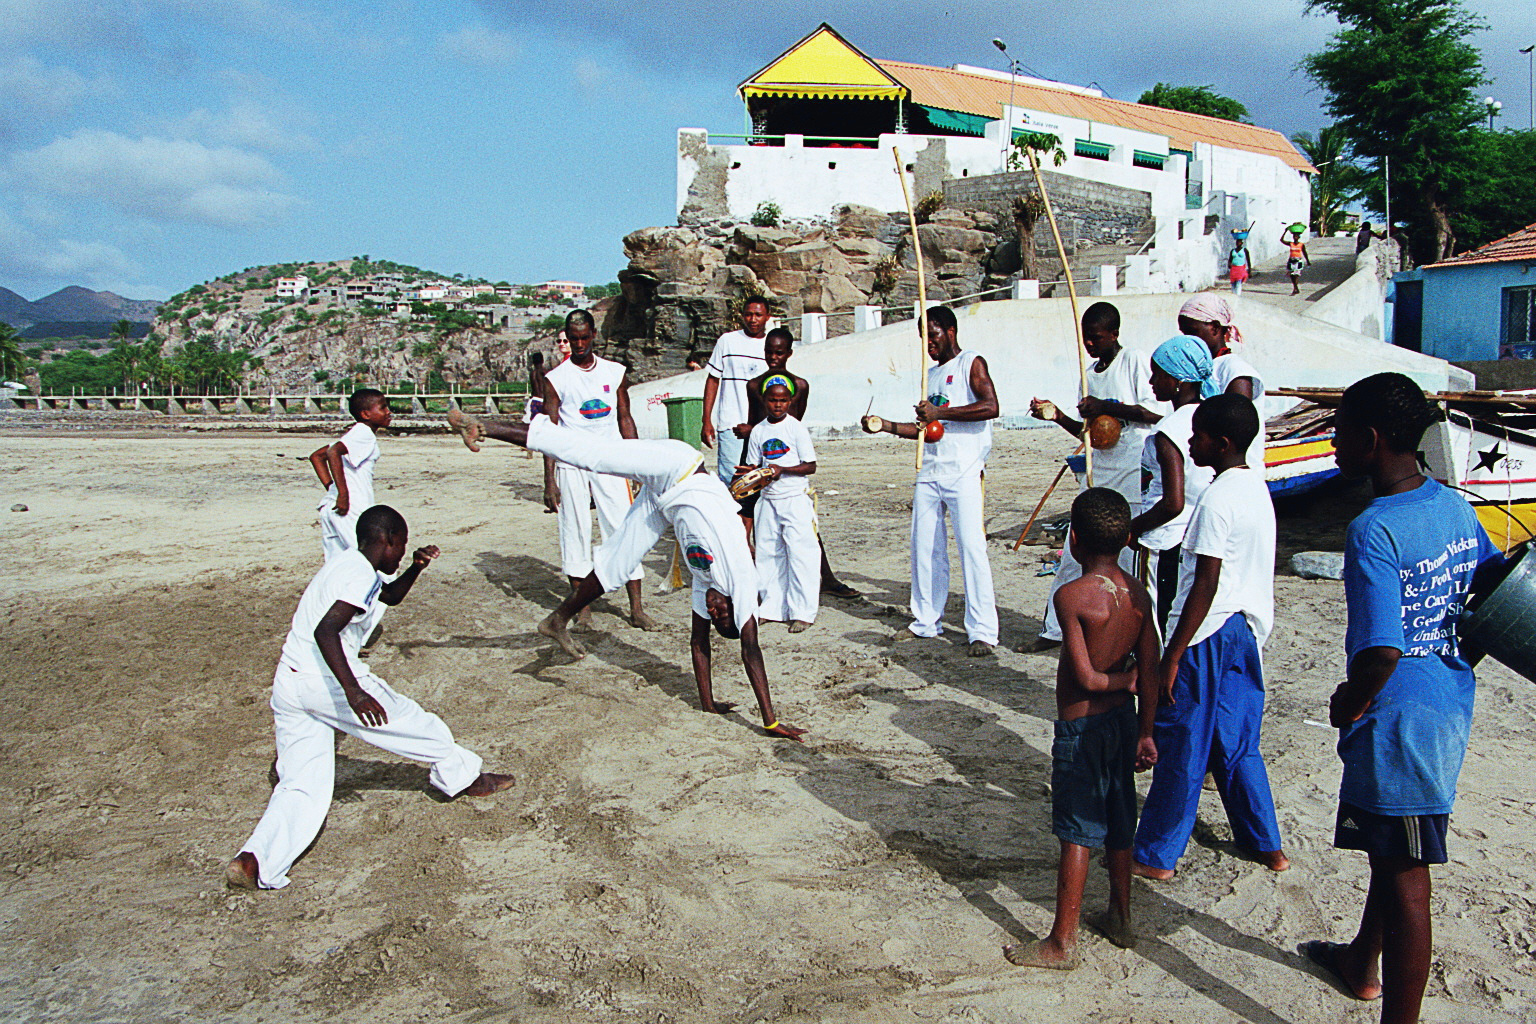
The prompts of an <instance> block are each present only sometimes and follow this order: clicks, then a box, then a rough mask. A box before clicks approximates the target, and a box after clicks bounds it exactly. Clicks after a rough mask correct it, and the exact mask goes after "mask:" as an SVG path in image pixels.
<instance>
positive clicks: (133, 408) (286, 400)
mask: <svg viewBox="0 0 1536 1024" xmlns="http://www.w3.org/2000/svg"><path fill="white" fill-rule="evenodd" d="M381 390H382V389H381ZM384 397H385V398H386V399H387V400H388V401H389V405H390V408H391V409H393V410H394V411H395V412H397V413H400V414H402V415H406V416H433V415H441V414H444V413H447V412H448V410H450V409H463V410H465V411H467V412H474V413H484V414H485V415H488V416H501V415H515V414H518V413H521V412H522V411H523V406H524V404H525V403H526V401H527V396H526V395H525V394H522V393H519V392H495V391H457V390H455V391H443V392H436V393H423V392H411V391H394V392H391V391H387V390H386V391H384ZM347 398H348V396H347V395H345V394H341V393H330V394H283V393H281V392H277V391H269V392H267V393H266V394H255V393H245V394H232V395H186V394H111V395H88V394H68V395H31V394H23V393H19V392H15V391H11V390H9V389H8V390H7V393H6V394H3V395H0V409H11V410H17V411H21V412H33V413H41V414H44V415H48V414H53V415H58V416H68V415H71V414H76V415H78V414H81V413H137V414H140V415H149V416H166V417H191V418H202V419H222V418H243V417H252V418H255V417H261V418H267V419H316V418H320V419H324V418H330V417H336V416H345V415H347Z"/></svg>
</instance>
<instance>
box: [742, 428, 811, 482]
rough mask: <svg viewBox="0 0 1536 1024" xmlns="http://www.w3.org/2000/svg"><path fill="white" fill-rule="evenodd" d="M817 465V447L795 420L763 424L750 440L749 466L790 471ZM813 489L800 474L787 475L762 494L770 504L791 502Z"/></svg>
mask: <svg viewBox="0 0 1536 1024" xmlns="http://www.w3.org/2000/svg"><path fill="white" fill-rule="evenodd" d="M815 461H816V446H815V445H813V444H812V443H811V432H810V431H809V430H807V429H805V424H804V423H801V422H800V421H799V420H797V419H795V418H794V417H793V416H785V417H784V418H783V419H782V420H780V421H779V422H777V423H769V422H768V421H767V420H759V421H758V424H757V426H755V427H753V428H752V433H751V434H749V435H748V436H747V459H746V465H748V466H778V467H780V468H781V469H787V468H789V467H791V466H802V465H804V464H805V463H807V462H815ZM810 485H811V480H810V477H806V476H801V475H800V474H798V473H794V474H786V475H784V476H781V477H779V478H778V479H777V480H775V481H774V482H773V483H771V484H769V485H768V486H767V487H764V488H763V490H762V492H761V493H762V496H763V497H764V498H768V499H770V500H772V499H773V498H787V497H790V496H791V495H795V494H804V493H805V492H806V490H807V489H809V487H810Z"/></svg>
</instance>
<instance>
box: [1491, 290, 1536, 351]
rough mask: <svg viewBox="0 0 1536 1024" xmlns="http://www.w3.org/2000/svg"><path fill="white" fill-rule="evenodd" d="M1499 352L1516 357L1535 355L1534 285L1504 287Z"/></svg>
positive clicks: (1535, 301) (1535, 300) (1535, 291)
mask: <svg viewBox="0 0 1536 1024" xmlns="http://www.w3.org/2000/svg"><path fill="white" fill-rule="evenodd" d="M1499 354H1500V355H1501V356H1506V357H1507V356H1513V357H1515V358H1516V359H1530V358H1532V357H1533V356H1536V287H1528V288H1505V289H1504V331H1503V337H1502V338H1500V339H1499Z"/></svg>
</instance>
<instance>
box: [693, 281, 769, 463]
mask: <svg viewBox="0 0 1536 1024" xmlns="http://www.w3.org/2000/svg"><path fill="white" fill-rule="evenodd" d="M767 333H768V300H767V299H765V298H763V297H762V296H761V295H752V296H748V298H747V299H746V301H745V302H744V303H743V304H742V307H741V330H739V331H731V332H730V333H729V334H722V335H720V340H719V341H717V342H715V350H714V352H713V353H711V354H710V357H709V362H708V363H707V364H706V365H705V367H704V369H705V372H706V373H708V374H709V376H708V378H707V379H706V380H705V381H704V426H703V428H702V429H701V430H700V438H701V440H703V442H704V445H705V447H710V448H714V449H715V453H716V455H715V473H716V475H717V476H719V477H720V479H721V481H723V482H724V483H727V484H729V483H730V482H731V478H732V477H733V476H734V475H735V473H736V467H737V466H739V465H740V464H741V453H742V446H743V445H745V444H746V441H745V440H744V439H743V438H740V437H737V436H736V435H735V433H734V432H733V429H732V428H734V427H735V426H736V425H737V424H738V423H746V422H747V381H749V380H751V379H752V378H753V377H756V376H757V375H758V374H760V373H762V372H763V371H764V370H766V369H768V361H767V360H766V359H764V358H763V339H764V337H765V336H766V335H767Z"/></svg>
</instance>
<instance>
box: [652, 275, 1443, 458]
mask: <svg viewBox="0 0 1536 1024" xmlns="http://www.w3.org/2000/svg"><path fill="white" fill-rule="evenodd" d="M1186 298H1188V296H1186V295H1170V294H1163V295H1126V296H1119V297H1117V298H1116V299H1115V300H1114V301H1115V305H1116V306H1117V307H1119V309H1120V314H1121V320H1122V324H1121V332H1120V337H1121V341H1122V342H1123V343H1124V344H1125V345H1127V346H1128V347H1131V348H1137V349H1142V350H1145V351H1148V352H1150V351H1151V350H1152V349H1154V348H1156V347H1157V346H1158V345H1159V344H1161V343H1162V342H1163V341H1165V340H1167V339H1168V338H1169V337H1171V336H1173V335H1174V334H1175V333H1176V332H1177V323H1176V319H1177V315H1178V310H1179V307H1180V306H1181V305H1182V304H1183V303H1184V300H1185V299H1186ZM1237 314H1238V316H1237V321H1238V325H1239V327H1240V328H1241V329H1242V332H1243V337H1244V345H1243V347H1242V349H1241V351H1242V354H1243V355H1244V357H1245V358H1247V359H1248V360H1250V361H1251V362H1252V363H1253V364H1254V366H1255V367H1257V368H1258V370H1259V372H1260V374H1262V375H1263V377H1264V380H1265V384H1266V386H1268V387H1271V388H1274V387H1347V386H1348V385H1350V384H1352V383H1354V382H1355V381H1356V380H1359V379H1360V378H1362V377H1365V376H1367V375H1369V374H1372V373H1377V372H1379V371H1382V370H1398V371H1400V372H1402V373H1406V374H1408V375H1409V376H1410V377H1412V378H1414V379H1415V380H1417V381H1418V382H1419V383H1420V384H1421V385H1423V386H1424V387H1425V388H1432V389H1437V390H1438V389H1445V388H1447V387H1454V388H1465V387H1470V386H1471V385H1472V380H1471V375H1470V374H1467V373H1466V372H1465V371H1463V370H1459V369H1457V368H1456V367H1453V366H1450V365H1449V364H1448V363H1446V362H1444V361H1442V360H1440V359H1435V358H1432V357H1429V356H1424V355H1420V354H1418V353H1416V352H1408V351H1405V350H1403V349H1398V348H1394V347H1392V346H1391V345H1387V344H1384V343H1383V342H1380V341H1378V340H1376V339H1374V338H1370V337H1366V336H1364V335H1361V334H1357V333H1355V332H1353V331H1347V330H1344V329H1343V328H1340V327H1335V326H1333V325H1331V324H1326V323H1323V322H1321V321H1318V320H1314V319H1312V318H1310V317H1303V316H1298V315H1296V314H1294V313H1289V312H1286V311H1285V310H1282V309H1278V308H1275V307H1272V306H1266V305H1264V304H1263V303H1262V302H1260V301H1258V300H1255V299H1246V300H1240V303H1239V306H1238V309H1237ZM956 315H957V317H958V318H959V322H960V342H961V344H962V345H963V346H965V347H967V348H974V349H976V350H977V351H979V352H980V353H981V354H982V355H983V356H985V357H986V359H987V363H988V366H989V367H990V368H991V372H992V377H993V380H994V382H995V383H996V384H997V392H998V398H999V400H1000V402H1001V406H1002V417H1003V418H1002V425H1003V426H1016V427H1017V426H1028V425H1033V424H1035V423H1037V422H1038V421H1035V420H1033V419H1031V418H1030V416H1029V400H1030V398H1031V397H1036V396H1038V397H1041V398H1050V399H1052V400H1053V401H1056V402H1057V403H1059V404H1062V405H1065V406H1067V407H1069V408H1070V407H1071V406H1072V405H1074V404H1075V402H1076V399H1077V391H1078V383H1077V382H1078V363H1077V342H1076V331H1075V330H1074V325H1073V317H1072V308H1071V304H1070V302H1069V300H1067V299H1032V300H1031V299H1024V300H1010V301H1003V302H986V303H981V304H979V305H973V306H967V307H965V308H963V309H960V310H957V311H956ZM926 362H927V360H926V355H925V354H924V353H922V352H921V351H920V349H919V345H918V337H917V329H916V326H915V324H914V323H913V322H911V321H908V322H904V323H899V324H892V325H890V326H887V327H882V328H879V329H877V330H873V331H868V332H864V333H861V334H850V335H845V336H843V337H840V338H835V339H832V340H831V341H828V342H825V343H823V344H818V345H812V346H803V347H801V348H800V349H798V350H797V351H796V353H795V357H794V362H793V363H792V364H791V365H792V366H793V368H794V370H795V372H796V373H798V374H800V375H801V376H803V377H805V378H806V379H807V380H809V381H810V382H811V404H810V414H809V416H808V417H807V425H808V426H810V427H811V428H812V429H813V430H814V431H816V432H817V433H819V434H825V433H826V432H828V431H832V430H851V429H856V427H857V424H858V419H859V417H860V416H862V415H863V414H864V410H865V408H866V407H868V406H869V405H870V403H871V399H873V408H874V412H875V413H876V414H878V415H881V416H886V417H889V418H892V419H910V418H911V415H912V406H913V405H914V404H915V403H916V401H917V399H918V396H919V389H920V383H921V382H920V379H919V370H920V368H924V367H926ZM703 393H704V374H703V372H702V371H699V372H695V373H691V374H679V375H677V376H673V377H667V378H663V379H661V380H656V381H650V382H648V383H645V384H642V385H635V386H634V387H633V388H632V389H631V393H630V404H631V407H632V408H633V410H634V415H635V424H636V427H637V428H638V429H639V432H640V435H641V436H642V437H663V436H665V435H666V410H665V407H664V406H663V405H662V403H661V401H660V399H661V398H662V397H664V396H668V395H671V396H683V395H697V396H702V395H703ZM1289 404H1291V403H1290V402H1289V400H1286V399H1270V400H1268V401H1267V402H1266V404H1265V408H1264V413H1265V415H1266V416H1269V415H1274V414H1275V413H1276V412H1279V411H1282V410H1283V409H1284V408H1286V407H1287V406H1288V405H1289ZM1063 440H1064V441H1065V440H1066V439H1065V436H1063Z"/></svg>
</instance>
